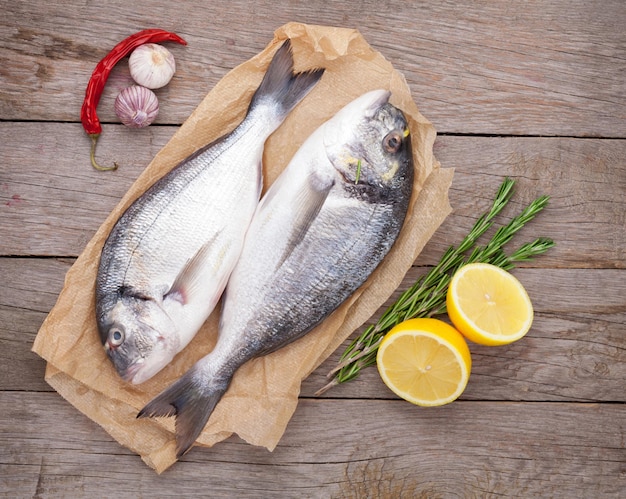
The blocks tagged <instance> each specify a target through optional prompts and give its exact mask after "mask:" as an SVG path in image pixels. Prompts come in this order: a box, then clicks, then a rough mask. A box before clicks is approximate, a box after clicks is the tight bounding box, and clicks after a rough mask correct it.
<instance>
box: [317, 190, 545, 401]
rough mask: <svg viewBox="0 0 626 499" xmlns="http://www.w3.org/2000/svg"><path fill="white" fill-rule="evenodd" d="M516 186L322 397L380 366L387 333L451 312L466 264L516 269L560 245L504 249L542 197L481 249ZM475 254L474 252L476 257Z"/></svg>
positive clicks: (376, 327)
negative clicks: (453, 283) (450, 298)
mask: <svg viewBox="0 0 626 499" xmlns="http://www.w3.org/2000/svg"><path fill="white" fill-rule="evenodd" d="M514 185H515V181H514V180H512V179H510V178H506V179H505V180H504V181H503V182H502V184H501V185H500V188H499V189H498V192H497V194H496V197H495V199H494V201H493V204H492V206H491V209H490V210H489V211H488V212H486V213H484V214H483V215H482V216H481V217H480V218H478V220H477V221H476V223H475V224H474V226H473V227H472V229H471V230H470V232H469V233H468V234H467V236H465V238H464V239H463V240H462V241H461V243H460V244H459V245H458V246H457V247H454V246H451V247H450V248H448V250H447V251H446V252H445V253H444V255H443V256H442V257H441V260H440V261H439V263H438V264H437V265H435V266H434V267H433V268H432V269H431V270H430V271H429V272H428V273H427V274H425V275H424V276H422V277H420V278H419V279H418V280H417V281H416V282H415V284H413V285H412V286H411V287H410V288H409V289H407V290H406V291H405V292H404V293H402V295H400V297H399V298H398V299H397V300H396V302H395V303H394V304H393V305H391V306H390V307H389V308H388V309H387V310H386V311H385V312H384V313H383V314H382V316H381V317H380V318H379V319H378V321H377V322H376V323H375V324H373V325H370V326H368V327H367V328H366V329H365V330H364V331H363V333H361V334H360V335H359V336H358V337H357V338H356V339H355V340H354V341H353V342H352V343H351V344H350V345H349V346H348V348H347V349H346V351H345V352H344V353H343V355H342V356H341V358H340V360H339V363H338V364H337V366H335V368H334V369H332V370H331V371H330V372H329V373H328V376H329V377H331V378H332V380H331V381H330V382H329V383H328V384H327V385H326V386H324V387H323V388H321V389H320V390H318V391H317V393H316V395H321V394H322V393H324V392H325V391H327V390H328V389H330V388H332V387H333V386H336V385H338V384H340V383H345V382H346V381H350V380H352V379H354V378H356V377H357V376H358V375H359V373H360V371H361V369H363V368H365V367H368V366H371V365H374V364H375V363H376V352H377V350H378V346H379V344H380V342H381V341H382V339H383V337H384V336H385V334H386V333H387V332H388V331H389V330H390V329H391V328H392V327H394V326H395V325H396V324H399V323H400V322H402V321H405V320H407V319H412V318H416V317H432V316H435V315H440V314H444V313H445V312H446V292H447V290H448V285H449V283H450V280H451V278H452V275H453V274H454V273H455V272H456V271H457V270H458V269H459V268H460V267H461V266H463V265H465V264H467V263H472V262H483V263H491V264H493V265H497V266H498V267H501V268H503V269H505V270H510V269H512V268H513V267H514V266H515V263H517V262H523V261H528V260H531V259H532V258H534V257H536V256H538V255H541V254H542V253H545V252H546V251H547V250H548V249H550V248H551V247H553V246H554V241H552V240H551V239H548V238H543V237H542V238H538V239H536V240H534V241H532V242H528V243H525V244H523V245H521V246H520V247H519V248H517V249H516V250H515V251H513V252H512V253H510V254H506V253H505V252H504V249H503V247H504V245H506V244H507V243H508V242H510V241H511V239H513V236H514V235H515V234H516V233H517V232H518V231H519V230H520V229H521V228H522V227H523V226H524V225H525V224H526V223H528V222H529V221H531V220H532V219H533V218H534V217H535V216H536V215H537V214H538V213H539V212H540V211H541V210H543V209H544V208H545V207H546V205H547V204H548V200H549V197H548V196H540V197H538V198H537V199H535V200H534V201H533V202H532V203H530V204H529V205H528V206H527V207H526V208H525V209H524V210H523V211H522V212H521V213H520V214H519V215H517V216H516V217H515V218H513V219H512V220H511V221H510V222H509V223H508V224H506V225H504V226H502V227H500V228H498V230H497V231H496V232H495V234H494V235H493V236H492V238H491V239H490V240H489V242H488V243H487V244H486V245H485V246H477V241H478V239H479V238H480V237H481V236H482V235H483V234H484V233H485V232H487V230H489V228H490V227H491V226H492V225H493V220H494V218H495V217H496V216H497V215H498V214H499V213H500V212H501V211H502V209H503V208H504V207H505V206H506V204H507V203H508V202H509V200H510V199H511V196H512V194H513V187H514ZM470 250H471V252H470Z"/></svg>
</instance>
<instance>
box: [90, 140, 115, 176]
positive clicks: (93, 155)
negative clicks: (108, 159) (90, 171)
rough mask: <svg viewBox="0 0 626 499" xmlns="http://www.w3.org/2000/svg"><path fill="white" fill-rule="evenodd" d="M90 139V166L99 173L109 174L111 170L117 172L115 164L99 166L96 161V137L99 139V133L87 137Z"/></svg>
mask: <svg viewBox="0 0 626 499" xmlns="http://www.w3.org/2000/svg"><path fill="white" fill-rule="evenodd" d="M89 137H91V165H92V166H93V167H94V168H95V169H96V170H100V171H101V172H109V171H113V170H117V163H115V162H113V166H100V165H99V164H98V162H97V161H96V144H97V143H98V137H100V134H99V133H92V134H90V135H89Z"/></svg>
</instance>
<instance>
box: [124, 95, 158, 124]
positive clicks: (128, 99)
mask: <svg viewBox="0 0 626 499" xmlns="http://www.w3.org/2000/svg"><path fill="white" fill-rule="evenodd" d="M115 114H117V116H118V118H119V119H120V120H121V121H122V123H124V125H126V126H128V127H131V128H143V127H145V126H148V125H149V124H150V123H152V122H153V121H154V119H155V118H156V117H157V115H158V114H159V100H158V99H157V96H156V94H155V93H154V92H153V91H152V90H150V89H148V88H146V87H141V86H139V85H133V86H132V87H127V88H125V89H124V90H122V91H121V92H120V93H119V95H118V96H117V98H116V99H115Z"/></svg>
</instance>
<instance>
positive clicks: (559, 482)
mask: <svg viewBox="0 0 626 499" xmlns="http://www.w3.org/2000/svg"><path fill="white" fill-rule="evenodd" d="M0 402H1V403H2V407H3V408H4V410H3V411H2V412H1V413H0V428H3V430H4V431H2V432H0V446H1V447H2V448H3V450H4V452H3V453H2V459H1V461H0V463H1V464H0V489H2V490H3V491H5V493H7V494H8V495H10V496H11V497H50V496H53V497H66V496H72V497H104V495H106V496H107V497H113V496H114V497H120V498H124V497H138V496H141V497H143V496H151V495H154V494H155V493H156V494H157V495H158V496H159V497H166V496H170V495H177V496H181V495H182V496H184V497H189V496H206V494H210V495H211V497H227V496H228V497H230V496H236V497H241V498H246V497H269V496H271V497H320V498H321V497H346V498H347V497H394V498H403V497H406V498H409V497H488V496H491V495H493V496H495V495H503V496H507V497H509V496H512V497H522V496H523V497H539V496H540V497H616V498H617V497H619V496H620V494H621V493H623V492H624V490H626V489H625V487H626V482H625V481H626V474H625V471H626V470H625V468H624V462H626V452H625V448H624V441H625V437H626V435H625V430H626V429H625V427H624V421H625V419H626V418H625V416H626V407H625V406H624V405H615V404H599V405H597V404H571V403H568V404H561V403H532V404H528V403H527V404H519V403H482V404H478V403H471V402H469V403H468V402H457V403H455V404H452V405H450V406H447V407H444V408H439V409H430V410H429V409H420V408H418V407H415V406H411V405H410V404H408V403H406V402H400V401H397V402H389V401H384V402H383V401H362V400H353V401H337V400H302V401H301V403H300V405H299V406H298V409H297V411H296V413H295V415H294V418H293V419H292V421H291V422H290V424H289V427H288V429H287V432H286V433H285V435H284V437H283V439H282V440H281V442H280V443H279V445H278V447H277V448H276V449H275V451H274V452H273V453H270V452H267V451H266V450H265V449H262V448H256V447H252V446H250V445H248V444H245V443H244V442H242V441H240V440H239V439H237V438H231V439H229V440H227V441H225V442H221V443H219V444H218V445H216V446H215V447H214V448H212V449H199V448H196V449H193V450H192V451H191V452H190V453H189V454H188V455H187V456H185V457H184V458H183V460H182V461H181V462H179V463H177V464H175V465H174V466H173V467H172V468H170V469H169V470H167V471H166V472H165V473H163V474H162V475H160V476H156V475H155V474H154V472H153V471H152V470H150V469H149V468H148V467H147V466H145V465H144V464H143V463H142V462H141V461H140V459H139V457H137V456H135V455H133V454H131V453H130V452H129V451H127V450H126V449H124V448H122V447H121V446H119V445H118V444H117V443H116V442H114V441H113V440H112V439H111V438H110V437H109V436H108V435H107V434H106V433H105V432H104V431H103V430H102V429H101V428H100V427H98V426H97V425H96V424H95V423H93V422H92V421H89V420H87V418H85V417H84V416H83V415H81V414H80V413H78V412H77V411H75V410H74V409H73V408H72V407H71V406H69V404H67V403H65V402H64V401H63V400H62V399H61V398H60V397H59V396H58V395H56V394H52V393H15V392H0ZM44 407H45V409H43V408H44ZM381 421H384V424H381ZM103 491H106V493H104V495H103ZM209 491H210V492H209Z"/></svg>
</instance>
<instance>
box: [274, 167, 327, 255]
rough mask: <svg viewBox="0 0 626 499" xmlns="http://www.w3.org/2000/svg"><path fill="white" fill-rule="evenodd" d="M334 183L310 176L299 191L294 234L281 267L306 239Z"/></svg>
mask: <svg viewBox="0 0 626 499" xmlns="http://www.w3.org/2000/svg"><path fill="white" fill-rule="evenodd" d="M333 183H334V182H320V181H319V179H317V178H316V177H314V176H313V175H310V176H309V177H308V178H307V181H306V182H304V183H303V184H302V186H301V187H300V189H299V190H298V192H297V195H296V198H295V201H296V202H295V206H294V208H295V210H296V215H295V217H294V223H293V225H292V232H291V234H290V235H289V239H288V241H287V246H286V247H285V251H284V252H283V255H282V258H281V259H280V264H279V266H280V265H282V264H283V263H284V262H285V260H287V258H289V256H290V255H291V253H293V250H294V249H295V248H296V247H297V246H298V244H300V243H301V242H302V240H303V239H304V238H305V236H306V234H307V232H308V231H309V228H310V227H311V225H312V224H313V222H314V221H315V218H316V217H317V215H318V213H319V212H320V210H321V209H322V206H323V205H324V203H325V202H326V198H327V197H328V193H329V192H330V189H331V188H332V186H333Z"/></svg>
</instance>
